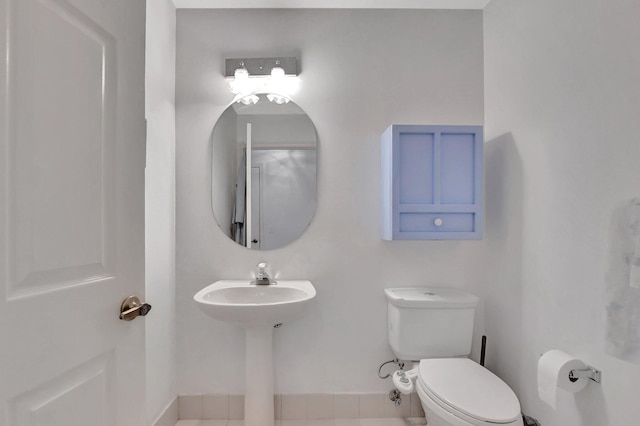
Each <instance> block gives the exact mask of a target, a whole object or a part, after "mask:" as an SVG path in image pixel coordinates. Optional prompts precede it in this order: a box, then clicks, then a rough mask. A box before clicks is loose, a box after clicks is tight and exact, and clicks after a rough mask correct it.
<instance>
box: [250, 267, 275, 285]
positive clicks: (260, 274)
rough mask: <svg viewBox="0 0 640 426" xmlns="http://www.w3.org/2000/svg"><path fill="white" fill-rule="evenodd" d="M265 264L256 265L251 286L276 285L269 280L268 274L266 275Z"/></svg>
mask: <svg viewBox="0 0 640 426" xmlns="http://www.w3.org/2000/svg"><path fill="white" fill-rule="evenodd" d="M266 269H267V264H266V263H265V262H260V263H258V265H256V279H255V280H253V281H252V282H251V284H255V285H273V284H276V282H275V281H274V280H272V279H271V277H270V276H269V274H267V271H266Z"/></svg>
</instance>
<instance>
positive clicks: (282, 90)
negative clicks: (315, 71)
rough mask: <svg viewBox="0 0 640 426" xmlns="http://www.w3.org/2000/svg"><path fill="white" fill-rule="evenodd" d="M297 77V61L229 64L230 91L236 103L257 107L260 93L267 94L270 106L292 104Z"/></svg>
mask: <svg viewBox="0 0 640 426" xmlns="http://www.w3.org/2000/svg"><path fill="white" fill-rule="evenodd" d="M297 75H298V64H297V59H296V58H294V57H282V58H232V59H227V60H226V61H225V76H226V77H227V78H229V79H231V81H230V83H229V88H230V89H231V92H232V93H233V94H235V95H236V96H235V98H234V101H235V102H241V103H243V104H245V105H250V104H255V103H257V102H258V99H259V98H258V96H256V94H257V93H266V94H267V99H269V101H270V102H274V103H277V104H284V103H288V102H289V96H290V95H291V93H292V92H293V91H295V89H296V87H297V84H298V81H297V78H295V77H296V76H297ZM292 77H293V78H292Z"/></svg>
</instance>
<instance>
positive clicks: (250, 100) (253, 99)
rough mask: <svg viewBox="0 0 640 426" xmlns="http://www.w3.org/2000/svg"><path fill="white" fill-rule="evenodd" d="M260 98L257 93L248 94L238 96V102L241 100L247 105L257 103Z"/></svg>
mask: <svg viewBox="0 0 640 426" xmlns="http://www.w3.org/2000/svg"><path fill="white" fill-rule="evenodd" d="M259 100H260V98H259V97H258V96H256V95H248V96H238V100H237V101H236V102H240V103H242V104H245V105H252V104H257V103H258V101H259Z"/></svg>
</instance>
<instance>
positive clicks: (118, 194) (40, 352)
mask: <svg viewBox="0 0 640 426" xmlns="http://www.w3.org/2000/svg"><path fill="white" fill-rule="evenodd" d="M144 14H145V2H144V0H0V46H1V47H2V56H1V59H0V65H1V66H0V81H1V85H0V332H1V334H0V337H1V338H2V340H1V342H0V351H1V357H2V358H1V359H0V424H2V425H6V426H103V425H104V426H107V425H109V426H115V425H118V426H129V425H131V426H133V425H135V426H140V425H143V424H144V419H145V417H144V401H145V398H144V383H145V381H144V365H143V363H144V341H145V340H144V320H143V319H141V318H138V319H136V320H134V321H131V322H125V321H121V320H119V319H118V314H119V308H120V303H121V302H122V300H123V299H124V298H125V297H126V296H128V295H129V294H138V295H139V296H141V297H143V296H144V141H145V139H144V138H145V135H144V25H145V18H144V16H145V15H144ZM152 314H153V313H152Z"/></svg>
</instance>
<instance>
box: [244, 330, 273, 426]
mask: <svg viewBox="0 0 640 426" xmlns="http://www.w3.org/2000/svg"><path fill="white" fill-rule="evenodd" d="M245 333H246V342H247V343H246V364H245V377H246V378H245V388H244V389H245V390H244V392H245V395H244V424H245V425H247V426H273V425H274V412H273V411H274V410H273V325H269V326H262V325H261V326H249V327H246V329H245Z"/></svg>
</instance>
